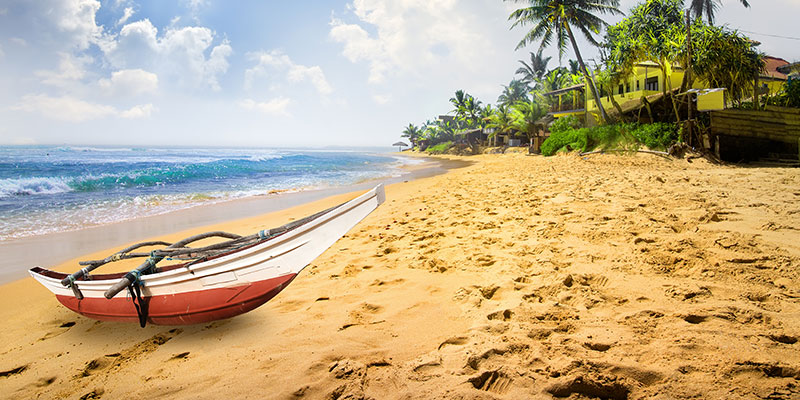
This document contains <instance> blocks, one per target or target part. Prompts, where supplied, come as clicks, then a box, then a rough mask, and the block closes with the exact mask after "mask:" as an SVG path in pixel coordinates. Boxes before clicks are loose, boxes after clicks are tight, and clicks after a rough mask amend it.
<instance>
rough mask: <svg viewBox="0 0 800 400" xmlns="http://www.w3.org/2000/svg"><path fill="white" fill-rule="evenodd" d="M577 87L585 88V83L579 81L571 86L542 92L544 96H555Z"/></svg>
mask: <svg viewBox="0 0 800 400" xmlns="http://www.w3.org/2000/svg"><path fill="white" fill-rule="evenodd" d="M577 89H583V83H579V84H577V85H572V86H569V87H565V88H561V89H557V90H553V91H552V92H547V93H542V96H554V95H557V94H562V93H566V92H570V91H573V90H577Z"/></svg>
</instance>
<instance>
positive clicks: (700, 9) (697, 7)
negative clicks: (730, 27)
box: [689, 0, 750, 25]
mask: <svg viewBox="0 0 800 400" xmlns="http://www.w3.org/2000/svg"><path fill="white" fill-rule="evenodd" d="M739 1H740V2H741V3H742V5H743V6H745V8H750V3H748V2H747V0H739ZM719 6H720V0H691V3H689V10H691V12H692V14H694V17H695V18H700V17H702V16H703V15H705V16H706V18H707V19H708V24H709V25H714V13H715V12H716V11H717V8H719Z"/></svg>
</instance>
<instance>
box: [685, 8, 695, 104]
mask: <svg viewBox="0 0 800 400" xmlns="http://www.w3.org/2000/svg"><path fill="white" fill-rule="evenodd" d="M686 54H687V60H686V71H685V72H684V74H686V79H684V80H685V81H686V90H689V89H691V88H692V84H693V82H692V20H691V18H690V17H689V10H688V9H687V10H686Z"/></svg>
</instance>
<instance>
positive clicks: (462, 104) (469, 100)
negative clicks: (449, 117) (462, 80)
mask: <svg viewBox="0 0 800 400" xmlns="http://www.w3.org/2000/svg"><path fill="white" fill-rule="evenodd" d="M450 104H452V105H453V107H454V108H453V110H451V111H450V112H452V113H455V116H456V121H457V122H458V125H459V127H460V128H469V127H473V126H475V124H478V123H479V122H478V121H479V120H480V114H481V102H480V101H479V100H476V99H475V98H474V97H472V95H470V94H469V93H466V92H464V91H463V90H457V91H456V93H455V96H453V97H451V98H450Z"/></svg>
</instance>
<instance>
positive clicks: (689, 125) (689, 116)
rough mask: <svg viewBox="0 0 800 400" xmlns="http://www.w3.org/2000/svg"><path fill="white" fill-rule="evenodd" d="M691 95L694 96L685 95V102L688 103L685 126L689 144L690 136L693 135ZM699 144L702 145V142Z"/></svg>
mask: <svg viewBox="0 0 800 400" xmlns="http://www.w3.org/2000/svg"><path fill="white" fill-rule="evenodd" d="M693 95H694V93H687V94H686V98H687V101H688V103H689V107H688V108H687V116H686V123H687V124H686V126H687V128H688V129H687V130H688V131H689V138H690V140H689V141H690V142H691V137H692V134H693V133H694V121H692V117H693V115H692V114H693V112H692V111H693V110H692V107H693V105H694V104H693V102H692V96H693ZM700 144H701V145H702V144H703V142H702V140H701V141H700Z"/></svg>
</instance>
